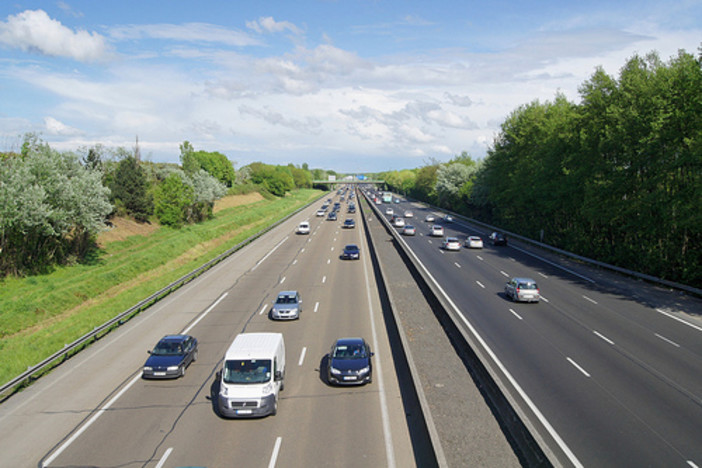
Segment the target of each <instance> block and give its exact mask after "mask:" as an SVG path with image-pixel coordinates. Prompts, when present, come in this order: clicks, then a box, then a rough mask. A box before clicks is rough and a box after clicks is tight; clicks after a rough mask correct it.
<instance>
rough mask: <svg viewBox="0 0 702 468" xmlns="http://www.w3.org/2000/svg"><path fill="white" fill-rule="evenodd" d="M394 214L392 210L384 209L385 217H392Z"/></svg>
mask: <svg viewBox="0 0 702 468" xmlns="http://www.w3.org/2000/svg"><path fill="white" fill-rule="evenodd" d="M394 213H395V211H393V209H392V208H386V209H385V214H386V215H389V216H392V215H393V214H394Z"/></svg>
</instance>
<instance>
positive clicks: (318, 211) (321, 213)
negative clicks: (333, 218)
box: [317, 210, 325, 216]
mask: <svg viewBox="0 0 702 468" xmlns="http://www.w3.org/2000/svg"><path fill="white" fill-rule="evenodd" d="M324 214H325V211H324V210H317V216H324Z"/></svg>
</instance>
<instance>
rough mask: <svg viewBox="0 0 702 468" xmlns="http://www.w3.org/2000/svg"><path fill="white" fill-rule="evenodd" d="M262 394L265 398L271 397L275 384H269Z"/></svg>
mask: <svg viewBox="0 0 702 468" xmlns="http://www.w3.org/2000/svg"><path fill="white" fill-rule="evenodd" d="M261 393H262V394H263V396H266V395H270V394H271V393H273V384H272V383H271V382H268V383H267V384H266V385H265V386H264V387H263V389H262V390H261Z"/></svg>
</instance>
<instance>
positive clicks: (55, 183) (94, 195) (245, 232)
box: [0, 135, 333, 382]
mask: <svg viewBox="0 0 702 468" xmlns="http://www.w3.org/2000/svg"><path fill="white" fill-rule="evenodd" d="M80 153H81V152H65V153H61V152H58V151H55V150H53V149H52V148H50V147H49V145H47V144H45V143H43V142H42V141H40V140H39V139H38V138H37V137H36V136H34V135H27V136H26V137H25V140H24V144H23V145H22V150H21V151H20V152H18V153H6V154H0V382H7V381H9V380H10V379H12V378H13V377H15V376H17V375H19V374H20V373H22V372H23V371H25V370H26V369H27V368H28V367H30V366H32V365H34V364H36V363H38V362H40V361H41V360H43V359H44V358H46V357H48V356H49V355H51V354H53V353H54V352H56V351H57V350H60V349H61V348H63V346H64V345H65V344H67V343H71V342H73V341H75V340H76V339H77V338H79V337H80V336H83V335H84V334H85V333H87V332H89V331H91V330H93V329H94V328H95V327H97V326H98V325H101V324H103V323H105V322H106V321H108V320H110V319H111V318H112V317H114V316H116V315H118V314H119V313H121V312H123V311H124V310H127V309H128V308H130V307H131V306H133V305H134V304H136V303H138V302H139V301H140V300H142V299H144V298H146V297H148V296H149V295H151V294H153V293H154V292H156V291H158V290H160V289H161V288H163V287H164V286H166V285H168V284H170V283H171V282H173V281H174V280H176V279H178V278H180V277H181V276H183V275H185V274H187V273H188V272H190V271H192V270H194V269H195V268H197V267H199V266H200V265H202V264H204V263H206V262H207V261H209V260H210V259H212V258H214V257H216V256H217V255H219V254H221V253H222V252H224V251H226V250H228V249H229V248H231V247H232V246H234V245H236V244H237V243H239V242H241V241H243V240H245V239H246V238H248V237H250V236H251V235H253V234H255V233H257V232H259V231H261V230H262V229H264V228H266V227H267V226H270V225H271V224H273V223H275V222H276V221H278V220H279V219H281V218H283V217H285V216H287V215H288V214H289V213H291V212H293V211H295V210H296V209H298V208H300V207H302V206H304V205H305V204H307V203H309V202H311V201H312V200H314V199H315V198H317V197H319V196H321V195H322V193H323V192H322V191H320V190H315V189H313V188H312V180H313V177H318V178H320V179H322V178H326V176H327V171H323V170H319V169H317V170H314V171H310V170H309V169H308V168H307V167H306V166H305V168H304V169H302V168H297V167H294V166H292V165H289V166H271V165H267V164H263V163H255V164H252V165H251V166H245V167H244V168H241V169H240V170H238V171H236V170H235V169H234V166H233V163H232V162H231V161H229V160H228V159H227V158H226V157H225V156H224V155H222V154H220V153H216V152H215V153H210V152H205V151H195V150H194V149H193V148H192V146H191V145H190V144H189V143H188V142H187V141H186V142H185V143H183V145H181V163H182V164H181V165H177V164H157V163H152V162H148V161H142V160H141V157H140V155H139V151H138V147H137V148H136V149H135V151H133V152H130V151H127V150H124V149H122V148H118V149H116V150H107V149H105V148H102V147H100V146H97V147H94V148H91V149H89V150H83V151H82V156H81V154H80ZM332 174H333V172H332ZM118 226H128V228H129V229H128V230H126V229H125V230H123V229H119V228H118ZM119 231H127V232H128V235H125V234H124V232H119Z"/></svg>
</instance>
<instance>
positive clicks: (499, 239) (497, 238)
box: [490, 232, 507, 245]
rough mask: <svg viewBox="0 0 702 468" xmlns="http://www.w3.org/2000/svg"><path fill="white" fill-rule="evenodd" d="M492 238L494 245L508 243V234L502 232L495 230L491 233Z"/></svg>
mask: <svg viewBox="0 0 702 468" xmlns="http://www.w3.org/2000/svg"><path fill="white" fill-rule="evenodd" d="M490 240H491V241H492V245H507V236H505V235H504V234H502V233H501V232H493V233H492V234H490Z"/></svg>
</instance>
